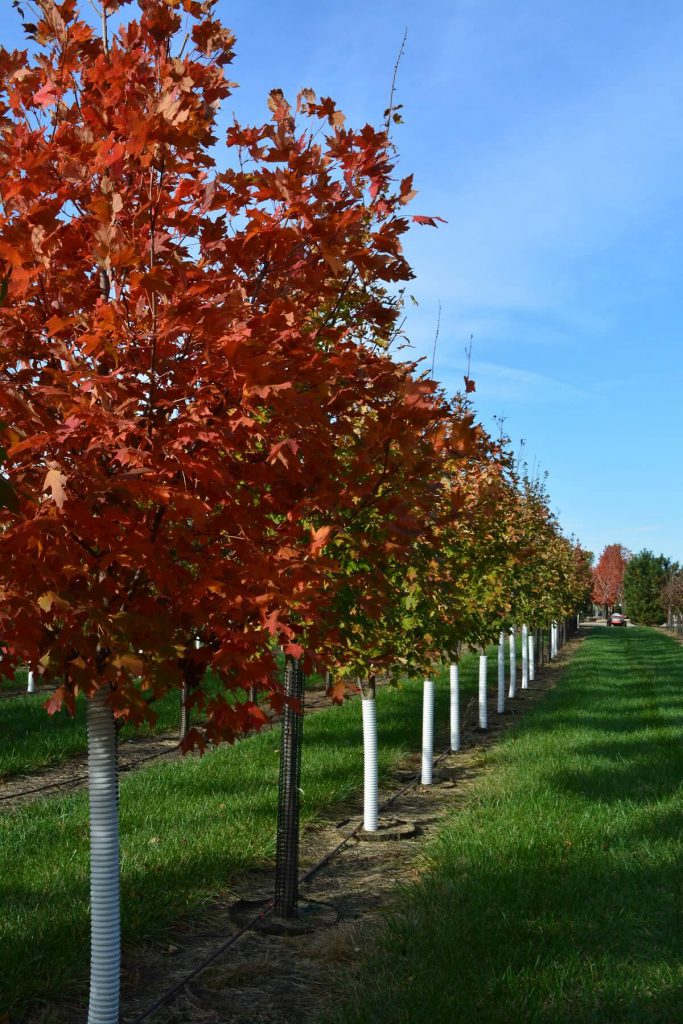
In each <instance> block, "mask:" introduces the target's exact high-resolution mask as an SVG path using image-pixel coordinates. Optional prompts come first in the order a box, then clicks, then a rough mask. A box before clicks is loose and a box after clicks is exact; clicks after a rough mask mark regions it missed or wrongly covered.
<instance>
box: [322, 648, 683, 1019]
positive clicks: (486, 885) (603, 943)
mask: <svg viewBox="0 0 683 1024" xmlns="http://www.w3.org/2000/svg"><path fill="white" fill-rule="evenodd" d="M488 759H489V763H490V767H491V768H492V769H493V770H492V771H491V772H490V773H489V774H488V775H487V776H486V777H484V778H482V779H481V780H480V782H479V783H478V785H477V786H476V788H475V789H474V791H473V792H472V794H471V798H470V799H469V800H468V802H467V806H466V809H465V810H464V811H461V812H458V813H454V814H453V815H452V817H451V819H450V820H449V821H447V822H446V823H445V825H444V828H443V829H442V830H441V831H440V833H439V835H438V837H437V838H436V839H435V840H434V841H433V842H432V843H431V844H430V846H429V848H428V851H427V854H426V859H425V874H424V877H423V880H422V881H421V882H420V883H419V884H418V885H416V886H414V887H412V888H410V889H409V890H408V891H407V892H406V893H405V895H404V896H403V898H402V901H401V906H400V910H399V912H398V913H397V914H396V915H394V916H392V917H391V919H390V923H389V927H388V929H387V931H386V935H385V939H384V941H383V943H382V945H381V948H380V949H378V950H376V951H375V952H374V955H371V956H369V957H367V958H364V960H363V964H364V970H363V974H362V978H361V980H360V983H359V984H358V987H356V986H355V985H354V986H353V987H352V988H351V989H350V990H349V986H348V985H347V986H345V993H343V995H345V996H347V997H348V1001H346V999H344V1000H342V1006H341V1008H340V1010H339V1013H338V1015H337V1016H334V1017H333V1018H332V1019H330V1020H328V1021H327V1024H331V1020H333V1021H334V1024H338V1022H341V1021H344V1024H369V1022H373V1024H389V1022H391V1024H409V1022H410V1024H414V1022H416V1021H430V1022H434V1024H446V1022H448V1024H474V1022H476V1024H517V1022H524V1024H622V1022H623V1024H626V1022H628V1024H639V1022H642V1024H673V1022H674V1021H680V1020H683V828H682V826H683V790H682V785H683V650H682V649H681V648H680V647H679V646H678V645H677V644H676V643H675V641H673V640H671V639H669V638H667V637H664V636H661V635H659V634H657V633H655V632H654V631H651V630H645V629H629V630H623V631H622V630H619V631H617V630H609V631H608V630H604V629H603V630H597V629H596V630H594V631H593V634H592V635H591V636H590V638H589V639H588V640H587V641H586V643H585V644H584V645H583V647H582V648H581V649H580V651H579V653H578V654H577V656H576V658H575V660H574V661H573V662H572V663H571V664H570V665H569V667H568V668H567V670H566V672H565V675H564V678H563V680H562V684H561V686H560V688H559V689H557V690H555V691H553V692H552V693H551V694H550V695H549V696H548V697H547V699H546V700H545V701H544V703H543V704H542V705H540V706H539V707H538V709H537V710H536V711H535V713H534V714H533V715H532V716H530V717H528V718H526V719H525V720H524V722H523V723H522V725H521V728H520V729H519V730H518V731H516V732H515V733H513V734H509V735H508V737H506V738H505V739H504V741H503V742H502V744H501V745H500V746H499V747H498V748H497V749H495V750H492V751H491V752H490V754H489V755H488ZM341 995H342V994H340V999H341Z"/></svg>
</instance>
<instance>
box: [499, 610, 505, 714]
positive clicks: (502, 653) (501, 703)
mask: <svg viewBox="0 0 683 1024" xmlns="http://www.w3.org/2000/svg"><path fill="white" fill-rule="evenodd" d="M504 711H505V633H503V632H502V630H501V633H500V636H499V637H498V714H499V715H502V714H503V712H504Z"/></svg>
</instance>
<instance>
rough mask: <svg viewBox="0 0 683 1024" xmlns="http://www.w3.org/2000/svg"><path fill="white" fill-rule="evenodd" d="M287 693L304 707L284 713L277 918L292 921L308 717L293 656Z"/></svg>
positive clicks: (287, 668) (288, 665)
mask: <svg viewBox="0 0 683 1024" xmlns="http://www.w3.org/2000/svg"><path fill="white" fill-rule="evenodd" d="M285 693H286V694H287V696H288V697H293V698H294V699H295V700H296V701H298V702H299V705H300V707H299V710H298V711H297V710H295V709H294V708H292V707H291V706H290V705H289V704H287V705H286V706H285V709H284V711H283V713H282V732H281V734H280V784H279V789H278V814H277V851H276V859H275V907H274V912H275V916H276V917H282V918H285V919H287V920H291V919H292V918H296V917H297V916H298V913H299V811H300V794H301V741H302V734H303V717H304V716H303V702H304V674H303V672H302V671H301V662H300V661H298V660H296V659H294V658H292V657H291V655H287V656H286V659H285Z"/></svg>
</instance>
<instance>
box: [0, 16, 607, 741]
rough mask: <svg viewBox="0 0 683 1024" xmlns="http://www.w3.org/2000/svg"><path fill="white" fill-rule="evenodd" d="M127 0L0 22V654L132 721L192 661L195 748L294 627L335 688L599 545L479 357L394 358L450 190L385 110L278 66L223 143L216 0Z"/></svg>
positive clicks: (256, 716) (226, 38) (275, 690)
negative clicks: (423, 201) (352, 103)
mask: <svg viewBox="0 0 683 1024" xmlns="http://www.w3.org/2000/svg"><path fill="white" fill-rule="evenodd" d="M17 6H18V8H19V10H20V13H23V8H22V7H21V5H17ZM124 6H128V5H127V4H124V3H122V2H118V0H109V2H108V3H107V4H106V5H105V6H104V8H103V11H102V24H101V26H100V27H99V30H97V29H96V28H95V27H94V26H93V25H91V24H90V23H89V22H88V20H87V19H86V17H85V16H84V15H83V14H82V13H81V11H80V9H79V6H78V4H77V2H76V0H63V2H57V0H37V2H36V3H35V4H32V5H27V4H24V5H23V7H30V8H32V9H35V10H36V17H35V20H33V21H29V20H28V16H26V17H25V30H26V32H27V34H28V36H29V38H30V40H31V48H32V56H31V57H29V55H28V54H27V52H26V51H14V52H9V51H7V50H5V49H0V199H1V203H2V205H1V208H0V303H1V305H0V445H1V449H0V453H1V454H2V456H3V458H4V462H3V467H2V469H3V474H4V476H3V478H2V489H0V505H2V507H1V508H0V636H1V637H2V638H3V639H4V642H5V657H4V658H3V661H2V672H3V673H11V672H13V671H14V669H15V668H16V666H17V665H19V664H22V663H23V664H29V665H31V666H34V668H35V670H36V672H37V673H39V674H40V676H41V677H42V681H43V682H48V683H54V687H55V689H54V694H53V696H52V697H51V699H50V701H49V709H50V710H51V711H53V712H54V711H56V710H57V709H59V708H60V707H61V706H62V705H66V706H67V707H68V708H71V709H72V708H73V706H74V697H75V695H76V694H78V693H84V694H86V695H88V696H91V695H92V694H93V693H94V692H95V691H96V690H98V689H100V688H102V687H109V688H110V700H111V704H112V708H113V710H114V713H115V714H116V715H117V716H122V717H125V718H129V719H131V720H132V721H134V722H140V721H142V720H144V719H146V718H149V717H150V716H152V715H153V713H154V712H153V702H154V699H156V698H159V697H161V696H162V695H163V694H164V693H165V692H167V691H168V690H169V689H171V688H181V687H185V688H186V690H187V692H188V694H189V698H188V702H189V703H190V704H191V705H192V706H194V707H197V708H198V709H200V710H201V712H202V718H203V720H204V721H205V725H203V726H202V727H201V728H198V727H196V728H194V729H192V730H191V731H190V732H189V734H188V736H187V740H186V742H187V744H188V746H192V745H195V744H203V743H204V742H206V740H207V739H208V740H211V741H214V742H217V741H220V740H223V739H227V740H231V739H233V738H235V737H236V736H238V735H241V734H243V733H244V732H246V731H248V730H249V729H250V728H253V727H258V726H259V725H261V724H263V723H264V722H265V721H266V715H265V713H264V711H263V710H262V708H261V707H259V705H258V704H257V703H256V702H254V701H247V702H244V701H243V700H241V699H237V697H236V691H237V690H238V689H243V688H247V687H254V688H255V690H256V691H257V692H259V693H260V694H261V695H263V696H264V697H265V698H267V700H268V701H270V703H271V705H273V706H274V707H275V708H276V709H277V708H279V707H281V705H282V700H283V697H282V690H281V686H280V682H279V679H278V657H277V655H278V652H279V651H284V653H285V654H286V655H290V656H294V657H303V658H304V659H305V666H306V669H307V670H311V669H314V668H315V669H317V670H319V671H326V670H327V671H330V672H331V673H332V674H333V678H334V680H335V686H334V692H333V696H335V697H337V698H339V697H340V696H341V694H342V691H343V688H344V687H345V686H346V685H347V682H348V681H352V680H356V679H361V680H362V679H366V678H368V677H369V676H372V675H373V674H375V673H377V672H387V673H393V674H398V673H402V674H411V673H418V672H424V671H425V670H426V669H427V668H428V667H429V666H430V665H431V664H432V663H433V662H434V661H436V660H441V659H443V658H447V659H449V660H453V659H456V660H457V658H458V657H459V656H460V653H461V651H462V650H463V649H464V648H466V647H478V646H482V645H485V644H486V643H488V642H491V641H494V640H495V639H497V637H498V632H499V630H500V628H501V627H502V626H504V625H505V624H508V625H512V624H514V623H519V622H522V621H524V622H527V623H529V624H531V625H533V624H541V623H544V622H547V621H549V620H550V619H559V618H562V617H564V616H565V615H566V614H569V613H570V612H572V611H574V610H575V609H576V608H577V607H578V606H580V605H581V604H582V603H583V601H584V600H585V597H586V595H587V592H588V590H589V588H590V567H589V563H590V558H589V556H588V555H587V553H586V552H584V551H583V550H582V549H581V548H580V547H579V546H578V545H577V544H575V543H574V542H573V541H570V540H568V539H567V538H565V537H564V536H563V534H562V532H561V530H560V528H559V525H558V523H557V521H556V519H555V517H554V515H553V514H552V513H551V511H550V508H549V503H548V499H547V496H546V494H545V491H544V487H543V485H542V484H541V483H540V482H539V481H537V480H535V481H534V480H530V479H528V478H526V477H525V475H524V472H523V471H522V470H521V469H520V467H519V466H517V465H516V464H515V460H514V459H513V457H512V455H511V453H510V449H509V446H508V443H507V441H506V439H505V438H494V437H492V436H491V435H490V434H489V433H488V432H487V431H486V430H485V429H484V427H483V426H482V425H481V424H479V423H477V422H476V417H475V413H474V409H473V404H472V398H471V393H472V392H473V391H474V383H473V381H471V380H470V379H469V377H466V378H465V386H464V390H463V393H462V394H458V395H456V396H454V397H452V398H451V397H449V396H448V395H447V394H446V393H445V392H444V390H443V388H442V387H440V386H439V384H438V383H437V382H436V381H434V380H432V379H430V378H429V376H428V375H426V374H425V373H422V372H421V369H420V366H419V365H416V364H415V363H414V362H409V361H405V360H402V359H400V358H398V357H397V356H395V355H394V353H395V350H396V348H397V344H398V343H399V342H400V340H401V336H402V319H401V317H402V314H401V296H402V290H401V289H402V286H403V284H404V283H405V282H407V281H409V280H410V278H411V276H412V273H411V270H410V267H409V266H408V264H407V262H406V259H405V256H404V253H403V249H402V244H401V242H402V237H403V235H404V234H405V232H406V231H407V230H408V228H409V225H410V221H411V220H412V221H413V222H415V221H417V222H418V223H422V224H427V225H434V226H435V218H432V217H429V216H421V215H418V216H413V217H412V218H410V217H409V216H408V215H407V213H406V209H407V206H408V204H409V203H410V202H411V201H412V200H413V199H414V196H415V192H414V189H413V183H412V177H410V176H408V177H404V178H400V176H397V175H396V168H395V163H396V154H395V151H394V148H393V145H392V142H391V140H390V137H389V124H390V122H391V119H392V111H391V110H389V111H387V119H386V124H385V125H383V126H382V127H380V128H372V127H370V126H365V127H363V128H361V129H360V130H356V129H354V128H351V127H349V126H347V124H346V121H345V118H344V115H343V114H342V113H341V111H339V110H338V109H337V107H336V106H335V104H334V103H333V102H332V100H330V99H327V98H318V97H317V96H316V95H315V94H314V93H313V91H312V90H310V89H304V90H303V91H302V92H301V93H300V94H299V96H298V98H297V100H296V103H295V104H294V105H293V106H290V104H289V103H288V102H287V100H286V99H285V97H284V96H283V95H282V93H281V92H280V91H279V90H274V91H273V92H271V94H270V98H269V101H268V106H269V116H268V119H267V120H266V121H264V123H262V124H256V125H240V124H237V123H232V124H231V125H230V126H229V128H228V129H227V134H226V135H225V138H224V140H223V144H222V145H221V146H220V147H219V146H218V144H217V111H218V109H219V106H220V104H221V102H222V101H223V100H225V99H226V98H227V97H228V96H229V94H230V91H231V88H232V85H233V83H231V82H230V80H229V78H228V76H227V71H226V69H227V67H228V65H229V64H230V63H231V61H232V57H233V43H234V40H233V37H232V35H231V34H230V33H229V32H228V31H227V30H226V29H225V28H224V27H223V26H222V25H221V24H220V22H219V21H218V19H217V18H216V17H215V12H214V6H215V3H214V2H213V0H202V2H200V0H137V2H136V4H135V6H136V8H137V12H136V17H135V18H133V19H132V20H130V21H129V22H128V23H121V24H120V26H119V27H118V28H117V30H116V31H115V32H114V31H111V26H110V24H109V18H110V16H111V15H113V14H115V13H116V11H117V10H118V8H122V7H124ZM197 641H199V643H198V644H197ZM207 668H211V669H212V670H213V673H214V675H215V677H218V678H219V679H220V681H221V683H222V691H221V692H220V693H218V695H216V694H215V693H214V694H213V695H211V696H210V695H209V694H208V693H207V692H206V691H205V689H204V684H203V680H204V679H205V675H206V670H207Z"/></svg>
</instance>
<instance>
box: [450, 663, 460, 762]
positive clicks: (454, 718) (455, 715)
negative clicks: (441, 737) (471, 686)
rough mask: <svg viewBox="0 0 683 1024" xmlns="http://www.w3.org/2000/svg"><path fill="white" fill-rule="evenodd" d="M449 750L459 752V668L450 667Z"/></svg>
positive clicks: (454, 665) (455, 666) (456, 666)
mask: <svg viewBox="0 0 683 1024" xmlns="http://www.w3.org/2000/svg"><path fill="white" fill-rule="evenodd" d="M450 684H451V750H460V666H459V665H458V664H457V663H454V664H452V665H451V671H450Z"/></svg>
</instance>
